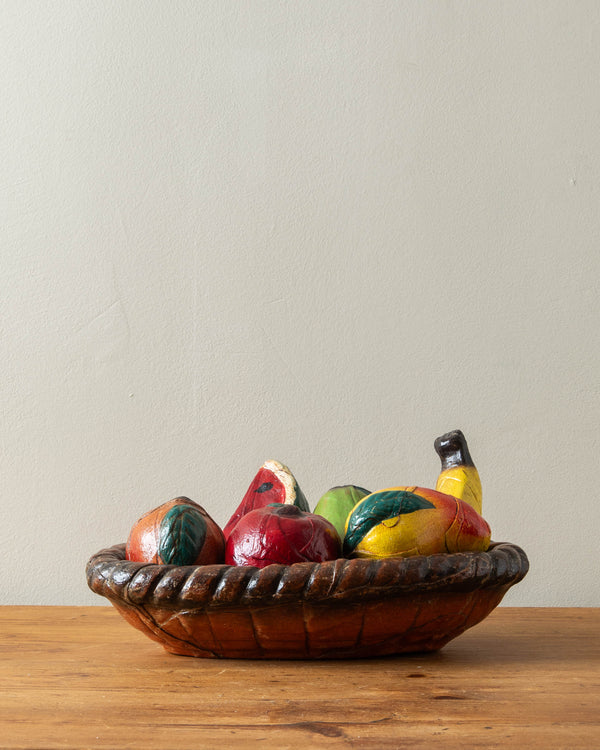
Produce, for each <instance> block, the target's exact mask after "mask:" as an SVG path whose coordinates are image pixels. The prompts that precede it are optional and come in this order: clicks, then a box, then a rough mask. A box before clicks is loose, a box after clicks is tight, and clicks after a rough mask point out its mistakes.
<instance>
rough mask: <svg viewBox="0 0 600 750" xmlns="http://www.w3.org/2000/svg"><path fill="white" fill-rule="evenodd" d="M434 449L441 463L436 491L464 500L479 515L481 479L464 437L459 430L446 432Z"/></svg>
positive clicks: (436, 442)
mask: <svg viewBox="0 0 600 750" xmlns="http://www.w3.org/2000/svg"><path fill="white" fill-rule="evenodd" d="M434 447H435V450H436V452H437V454H438V456H439V457H440V459H441V461H442V470H441V472H440V475H439V477H438V480H437V484H436V486H435V488H436V490H437V491H438V492H444V493H445V494H446V495H452V496H454V497H457V498H458V499H459V500H464V501H465V502H466V503H469V505H470V506H471V507H472V508H474V509H475V510H476V511H477V512H478V513H479V514H481V507H482V505H481V501H482V492H481V479H480V478H479V472H478V471H477V469H476V467H475V464H474V463H473V459H472V458H471V454H470V453H469V448H468V446H467V441H466V440H465V436H464V435H463V434H462V432H461V431H460V430H453V431H452V432H447V433H446V434H445V435H441V436H440V437H439V438H437V439H436V441H435V443H434Z"/></svg>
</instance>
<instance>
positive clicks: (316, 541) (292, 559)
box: [225, 503, 342, 568]
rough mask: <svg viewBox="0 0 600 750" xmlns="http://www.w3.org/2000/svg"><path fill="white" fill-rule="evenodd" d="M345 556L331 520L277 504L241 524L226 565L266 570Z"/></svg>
mask: <svg viewBox="0 0 600 750" xmlns="http://www.w3.org/2000/svg"><path fill="white" fill-rule="evenodd" d="M341 554H342V544H341V540H340V537H339V535H338V533H337V531H336V529H335V526H334V525H333V524H332V523H330V522H329V521H327V519H325V518H323V517H322V516H318V515H315V514H314V513H307V512H305V511H303V510H300V508H298V507H297V506H296V505H283V504H281V503H273V504H271V505H267V506H266V507H264V508H256V509H255V510H252V511H250V512H249V513H247V514H246V515H245V516H243V518H241V519H240V520H239V521H238V523H237V525H236V526H235V527H234V529H233V530H232V531H231V534H230V535H229V538H228V540H227V545H226V547H225V562H226V564H227V565H252V566H254V567H256V568H265V567H266V566H267V565H271V564H272V563H278V564H279V565H291V564H292V563H296V562H323V561H324V560H335V559H336V558H338V557H341Z"/></svg>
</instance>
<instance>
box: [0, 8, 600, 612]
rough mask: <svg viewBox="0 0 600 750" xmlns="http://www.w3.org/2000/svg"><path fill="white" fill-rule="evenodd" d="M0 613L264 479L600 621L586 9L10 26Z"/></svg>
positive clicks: (221, 511) (0, 38)
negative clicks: (457, 483)
mask: <svg viewBox="0 0 600 750" xmlns="http://www.w3.org/2000/svg"><path fill="white" fill-rule="evenodd" d="M1 12H2V23H1V24H0V48H1V49H2V65H1V66H0V78H1V83H2V92H3V94H2V108H1V115H0V144H1V145H0V148H1V164H2V168H1V169H0V191H1V195H2V200H1V202H0V210H1V212H2V214H1V217H0V218H1V221H0V231H1V233H2V240H1V245H0V246H1V248H2V275H1V284H2V297H1V303H2V369H1V372H2V383H3V389H2V394H3V397H2V406H3V417H2V420H1V426H0V429H1V434H2V448H1V462H2V463H1V469H0V475H1V478H2V503H3V509H4V513H3V517H4V522H3V524H2V526H1V527H0V534H1V544H2V551H3V560H4V562H3V566H2V571H3V572H2V588H1V589H0V602H1V603H8V604H10V603H13V604H18V603H26V604H28V603H31V604H34V603H42V604H88V603H90V604H92V603H95V604H101V603H105V602H104V600H101V599H99V598H98V597H96V596H95V595H93V594H92V593H91V592H89V591H88V589H87V587H86V584H85V577H84V567H85V563H86V560H87V559H88V557H89V556H90V555H91V554H92V553H93V552H95V551H97V550H98V549H100V548H102V547H104V546H107V545H110V544H114V543H116V542H119V541H124V540H125V538H126V536H127V534H128V531H129V528H130V526H131V524H132V523H133V522H134V521H135V520H136V519H137V518H138V517H139V516H140V515H141V514H142V513H143V512H145V511H146V510H149V509H150V508H152V507H154V506H156V505H159V504H160V503H162V502H164V501H165V500H168V499H170V498H171V497H174V496H176V495H180V494H185V495H188V496H190V497H191V498H193V499H194V500H196V501H198V502H200V503H202V504H203V505H204V506H205V507H206V508H207V510H208V511H209V512H210V513H211V514H212V515H213V516H214V517H215V519H216V520H217V521H218V522H220V523H224V522H225V521H226V519H227V518H228V516H229V514H230V513H231V512H232V511H233V509H234V507H235V506H236V505H237V503H238V501H239V499H240V498H241V496H242V494H243V493H244V491H245V489H246V487H247V485H248V484H249V482H250V480H251V478H252V476H253V475H254V473H255V472H256V470H257V469H258V467H259V465H260V464H261V463H262V462H263V461H264V460H265V459H267V458H278V459H280V460H282V461H284V462H286V463H288V465H289V466H290V467H291V468H292V470H293V471H294V473H295V474H296V476H297V478H298V480H299V482H300V484H301V486H302V487H303V489H304V491H305V494H306V495H307V497H308V498H309V500H310V502H311V504H312V505H314V503H316V500H317V499H318V497H319V496H320V494H321V493H322V492H324V491H325V490H326V489H328V488H329V487H330V486H332V485H336V484H340V483H347V482H352V483H356V484H360V485H363V486H366V487H369V488H371V489H378V488H381V487H385V486H389V485H393V484H420V485H425V486H431V485H432V484H433V483H434V482H435V479H436V476H437V472H438V467H439V465H438V459H437V456H436V455H435V453H434V451H433V447H432V443H433V439H434V438H435V437H436V436H437V435H439V434H441V433H442V432H445V431H446V430H449V429H452V428H455V427H461V428H462V429H463V431H464V432H465V433H466V435H467V437H468V439H469V442H470V445H471V449H472V453H473V456H474V458H475V460H476V463H477V464H478V466H479V469H480V473H481V475H482V479H483V484H484V510H485V515H486V517H487V519H488V520H489V522H490V524H491V526H492V528H493V532H494V538H495V539H497V540H509V541H514V542H516V543H518V544H520V545H521V546H523V548H524V549H525V550H526V551H527V553H528V555H529V557H530V561H531V571H530V573H529V575H528V577H527V578H526V579H525V581H524V582H523V583H521V584H520V585H519V586H517V587H515V588H514V589H513V590H512V591H511V592H510V594H509V595H508V596H507V597H506V599H505V600H504V601H505V603H507V604H513V605H600V591H599V588H600V587H599V583H598V565H597V562H596V555H595V553H596V551H597V549H598V531H599V530H600V528H599V527H600V523H599V512H598V489H597V484H598V416H599V410H598V380H599V378H598V373H599V364H600V362H599V351H600V348H599V337H598V330H599V320H598V271H599V268H598V266H599V263H598V239H599V230H600V182H599V178H600V152H599V147H600V126H599V115H600V86H599V80H600V5H599V4H598V3H597V2H595V1H594V0H590V2H574V3H564V2H548V1H547V0H528V2H522V1H521V0H515V1H514V2H496V3H481V2H422V1H419V2H417V1H416V0H415V1H414V2H393V1H391V0H390V1H387V2H386V1H378V2H374V1H373V2H362V1H356V2H354V1H347V2H335V1H332V0H328V2H320V0H319V1H315V2H300V3H288V2H283V1H281V2H277V1H275V0H264V1H261V2H259V1H258V0H257V1H254V2H239V0H232V1H231V2H224V0H211V1H208V0H205V1H204V2H196V1H195V0H189V1H188V2H183V1H181V0H180V1H179V2H164V1H163V0H152V1H150V0H147V1H146V2H139V1H138V2H129V1H128V2H125V1H123V2H109V1H107V0H102V2H90V1H87V0H86V1H83V0H78V1H75V0H73V1H71V2H69V1H68V0H60V2H24V0H12V1H9V0H5V1H4V2H3V3H2V8H1Z"/></svg>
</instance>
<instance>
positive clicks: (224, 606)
mask: <svg viewBox="0 0 600 750" xmlns="http://www.w3.org/2000/svg"><path fill="white" fill-rule="evenodd" d="M123 558H124V550H123V545H117V546H116V547H113V548H111V549H110V550H104V551H103V552H100V553H98V554H97V555H95V556H94V557H93V558H92V559H91V560H90V562H89V564H88V583H89V585H90V588H91V589H92V590H93V591H96V592H97V593H99V594H102V595H103V596H106V597H107V598H108V599H109V601H110V602H111V603H112V604H113V605H114V606H115V607H116V608H117V610H118V611H119V612H120V613H121V614H122V615H123V617H124V618H125V619H126V620H127V621H128V622H129V623H130V624H131V625H133V626H134V627H136V628H138V629H139V630H141V631H142V632H144V633H145V634H146V635H147V636H148V637H150V638H152V639H153V640H155V641H157V642H159V643H160V644H161V645H162V646H163V647H164V648H165V649H166V650H167V651H169V652H171V653H174V654H182V655H185V656H199V657H209V658H236V659H347V658H360V657H372V656H385V655H388V654H401V653H412V652H419V651H435V650H438V649H440V648H442V647H443V646H444V645H445V644H446V643H448V641H450V640H452V639H453V638H456V636H458V635H460V634H461V633H463V632H464V631H465V630H467V629H468V628H470V627H472V626H473V625H476V624H477V623H478V622H481V620H483V619H484V618H485V617H486V616H487V615H488V614H489V613H490V612H491V611H492V610H493V609H494V608H495V607H496V606H497V605H498V604H499V603H500V601H501V600H502V597H503V596H504V594H505V593H506V591H508V589H509V588H510V586H512V585H513V584H514V583H516V582H517V581H519V580H521V579H522V578H523V577H524V575H525V574H526V573H527V569H528V562H527V558H526V556H525V553H524V552H523V551H522V550H521V549H520V548H518V547H516V546H514V545H510V544H495V545H493V547H492V548H491V549H490V550H489V551H488V552H485V553H462V554H454V555H432V556H430V557H421V558H406V559H387V560H379V561H373V560H335V561H331V562H329V563H321V564H317V563H314V564H313V563H300V564H297V565H292V566H288V567H284V566H279V565H272V566H269V568H265V569H263V570H257V569H255V568H232V567H229V566H204V567H184V568H176V567H173V566H164V565H143V564H140V563H129V562H126V561H125V560H124V559H123Z"/></svg>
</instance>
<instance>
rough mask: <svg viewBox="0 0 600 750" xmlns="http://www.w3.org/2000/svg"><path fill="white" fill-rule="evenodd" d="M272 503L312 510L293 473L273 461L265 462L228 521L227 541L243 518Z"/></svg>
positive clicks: (226, 527) (226, 528)
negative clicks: (252, 511)
mask: <svg viewBox="0 0 600 750" xmlns="http://www.w3.org/2000/svg"><path fill="white" fill-rule="evenodd" d="M270 503H284V504H285V505H295V506H296V507H298V508H300V510H303V511H304V512H306V513H308V512H309V510H310V509H309V507H308V503H307V502H306V498H305V497H304V493H303V492H302V490H301V489H300V487H298V482H296V480H295V479H294V475H293V474H292V472H291V471H290V470H289V469H288V467H287V466H284V465H283V464H281V463H279V461H273V460H271V461H265V463H264V464H263V465H262V466H261V467H260V469H259V470H258V473H257V475H256V476H255V477H254V479H253V480H252V484H251V485H250V487H248V490H247V491H246V494H245V495H244V498H243V500H242V502H241V503H240V504H239V506H238V508H237V510H236V511H235V513H234V514H233V515H232V516H231V518H230V519H229V521H227V524H226V525H225V528H224V529H223V533H224V534H225V539H227V538H228V537H229V535H230V534H231V532H232V531H233V528H234V526H235V525H236V524H237V522H238V521H239V520H240V518H242V516H245V515H246V513H249V512H250V511H251V510H254V509H255V508H264V507H265V506H266V505H269V504H270Z"/></svg>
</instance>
